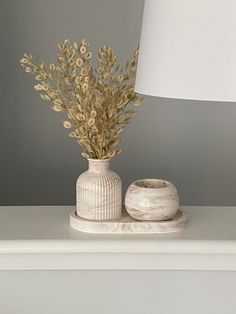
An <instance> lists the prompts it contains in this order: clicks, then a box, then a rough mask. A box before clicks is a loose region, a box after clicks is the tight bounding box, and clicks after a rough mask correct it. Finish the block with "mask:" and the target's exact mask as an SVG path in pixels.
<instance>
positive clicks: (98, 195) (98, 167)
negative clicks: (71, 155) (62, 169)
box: [76, 159, 122, 221]
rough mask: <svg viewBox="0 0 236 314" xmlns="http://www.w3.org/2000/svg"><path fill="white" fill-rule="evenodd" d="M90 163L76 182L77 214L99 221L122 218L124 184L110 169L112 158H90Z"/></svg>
mask: <svg viewBox="0 0 236 314" xmlns="http://www.w3.org/2000/svg"><path fill="white" fill-rule="evenodd" d="M88 163H89V167H88V170H87V171H86V172H84V173H82V174H81V175H80V176H79V178H78V179H77V182H76V209H77V215H78V216H79V217H82V218H85V219H91V220H99V221H102V220H104V221H105V220H118V219H120V217H121V209H122V184H121V179H120V177H119V176H118V174H116V173H115V172H113V171H112V170H111V169H110V159H88Z"/></svg>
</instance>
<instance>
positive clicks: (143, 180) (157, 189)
mask: <svg viewBox="0 0 236 314" xmlns="http://www.w3.org/2000/svg"><path fill="white" fill-rule="evenodd" d="M150 181H151V182H153V181H154V182H165V183H166V186H159V187H145V186H140V185H138V184H137V183H138V182H150ZM131 185H134V186H135V187H136V188H139V189H143V190H151V191H155V190H156V191H160V190H164V189H167V188H169V187H170V186H174V185H173V183H171V182H170V181H167V180H165V179H156V178H154V179H137V180H135V181H133V182H132V183H131Z"/></svg>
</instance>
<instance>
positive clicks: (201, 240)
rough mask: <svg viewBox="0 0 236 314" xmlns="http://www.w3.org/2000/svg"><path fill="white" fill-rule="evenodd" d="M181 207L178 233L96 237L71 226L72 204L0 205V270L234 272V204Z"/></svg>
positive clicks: (235, 261) (235, 265) (235, 220)
mask: <svg viewBox="0 0 236 314" xmlns="http://www.w3.org/2000/svg"><path fill="white" fill-rule="evenodd" d="M182 208H183V210H184V211H186V212H187V213H188V214H189V222H188V224H187V226H186V228H185V229H184V230H183V231H181V232H178V233H174V234H164V235H106V234H103V235H101V234H100V235H97V234H87V233H81V232H78V231H76V230H73V229H72V228H71V227H70V225H69V213H70V212H71V211H72V210H73V207H72V206H18V207H14V206H13V207H12V206H2V207H0V270H51V269H54V270H58V269H61V270H66V269H107V270H109V269H131V270H136V269H146V270H236V207H197V206H194V207H193V206H184V207H182Z"/></svg>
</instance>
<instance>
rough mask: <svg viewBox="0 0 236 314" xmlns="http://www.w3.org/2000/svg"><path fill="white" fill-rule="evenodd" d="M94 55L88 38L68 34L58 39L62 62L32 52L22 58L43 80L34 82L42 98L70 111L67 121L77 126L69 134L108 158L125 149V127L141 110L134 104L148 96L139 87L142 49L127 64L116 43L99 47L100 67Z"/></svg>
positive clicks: (87, 151)
mask: <svg viewBox="0 0 236 314" xmlns="http://www.w3.org/2000/svg"><path fill="white" fill-rule="evenodd" d="M91 57H92V53H91V51H90V50H89V44H88V42H87V41H86V40H85V39H83V40H82V41H81V42H79V43H74V44H73V45H72V44H71V43H70V41H69V40H68V39H66V40H64V42H63V43H61V44H59V45H58V53H57V63H56V64H46V63H45V62H44V61H42V60H38V59H37V58H36V57H35V56H33V55H32V54H24V57H23V58H22V59H21V60H20V62H21V65H22V66H23V68H24V69H25V72H27V73H31V74H34V75H35V79H36V80H38V81H40V83H38V84H37V85H35V86H34V88H35V89H36V90H37V91H39V92H40V96H41V98H42V99H43V100H48V101H50V102H51V103H52V108H53V110H54V111H57V112H62V113H63V114H64V115H65V116H66V117H67V119H66V121H63V125H64V127H65V128H66V129H71V128H72V130H73V131H71V132H70V133H69V136H70V137H72V138H75V139H76V140H77V141H78V143H79V144H80V145H81V146H82V147H83V152H82V155H83V156H84V157H89V158H94V159H107V158H111V157H114V156H116V155H117V154H119V153H120V149H118V148H117V146H118V145H119V144H120V143H121V139H122V138H121V132H122V131H123V129H124V127H125V126H126V125H127V124H128V123H129V122H130V120H131V119H132V117H133V115H134V114H135V110H132V109H128V108H127V107H128V104H129V103H130V104H134V105H138V104H140V103H141V102H142V98H141V97H139V96H138V95H137V94H135V92H134V80H135V76H136V67H137V60H138V49H137V50H135V52H134V54H133V57H132V59H131V60H130V61H128V62H127V64H126V66H125V67H124V68H120V65H118V64H117V57H116V56H115V55H114V52H113V50H112V48H109V47H105V46H104V47H102V48H101V49H100V50H99V53H98V61H99V65H98V69H97V70H96V69H93V67H92V66H91V64H90V60H91Z"/></svg>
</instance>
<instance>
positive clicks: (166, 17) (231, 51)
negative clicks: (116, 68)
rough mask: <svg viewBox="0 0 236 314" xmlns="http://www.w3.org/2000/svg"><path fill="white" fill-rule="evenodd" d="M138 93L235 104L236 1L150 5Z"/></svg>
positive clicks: (153, 1)
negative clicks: (233, 102) (232, 102)
mask: <svg viewBox="0 0 236 314" xmlns="http://www.w3.org/2000/svg"><path fill="white" fill-rule="evenodd" d="M135 91H136V92H138V93H141V94H145V95H153V96H161V97H170V98H182V99H198V100H216V101H236V0H146V1H145V6H144V16H143V25H142V33H141V41H140V54H139V62H138V70H137V78H136V85H135Z"/></svg>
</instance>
